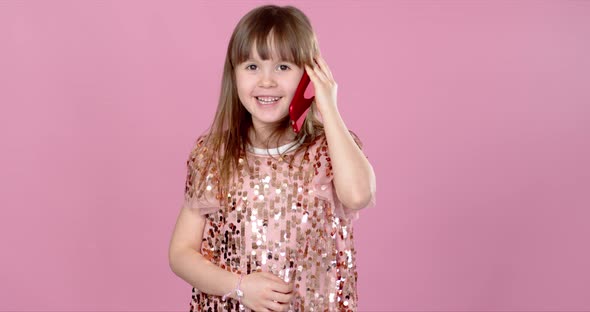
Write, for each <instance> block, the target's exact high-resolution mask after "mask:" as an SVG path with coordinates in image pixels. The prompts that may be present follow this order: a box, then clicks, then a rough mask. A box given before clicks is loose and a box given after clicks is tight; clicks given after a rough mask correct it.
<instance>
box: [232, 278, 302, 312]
mask: <svg viewBox="0 0 590 312" xmlns="http://www.w3.org/2000/svg"><path fill="white" fill-rule="evenodd" d="M293 284H294V282H290V283H287V282H285V281H283V280H282V279H281V278H280V277H278V276H276V275H274V274H272V273H269V272H254V273H251V274H248V275H246V276H244V278H243V279H242V284H241V287H240V288H241V290H242V291H243V292H244V297H242V304H243V305H245V306H246V307H248V308H250V309H252V310H254V311H263V312H270V311H273V312H278V311H289V307H290V305H291V303H290V302H291V299H293Z"/></svg>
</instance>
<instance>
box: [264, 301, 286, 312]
mask: <svg viewBox="0 0 590 312" xmlns="http://www.w3.org/2000/svg"><path fill="white" fill-rule="evenodd" d="M289 305H290V304H289V303H278V302H274V301H268V302H267V303H266V304H265V305H264V307H265V308H267V309H269V310H271V311H288V310H289Z"/></svg>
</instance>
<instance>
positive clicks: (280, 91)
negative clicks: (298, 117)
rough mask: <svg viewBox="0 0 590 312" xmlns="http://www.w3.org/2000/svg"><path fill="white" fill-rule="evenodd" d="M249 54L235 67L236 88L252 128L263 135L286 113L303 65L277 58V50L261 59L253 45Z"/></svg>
mask: <svg viewBox="0 0 590 312" xmlns="http://www.w3.org/2000/svg"><path fill="white" fill-rule="evenodd" d="M271 46H272V45H271ZM250 56H251V57H250V59H249V60H246V61H245V62H243V63H241V64H238V66H236V68H235V75H236V87H237V90H238V96H239V98H240V101H241V103H242V105H243V106H244V108H246V110H247V111H248V112H250V114H251V115H252V124H253V126H254V129H255V130H256V132H257V133H261V134H263V136H264V133H267V130H266V129H270V128H271V127H273V126H274V125H276V124H277V122H278V121H280V120H282V119H283V118H285V117H286V116H287V115H288V114H289V103H291V99H292V98H293V96H294V94H295V90H297V86H298V84H299V81H300V80H301V77H302V76H303V71H304V68H301V67H299V66H297V65H296V64H293V63H291V62H287V61H283V60H280V59H279V57H278V56H277V55H276V53H273V56H272V58H271V59H269V60H265V61H263V60H262V59H261V58H260V55H258V52H257V51H256V45H255V44H253V45H252V51H251V53H250ZM276 98H279V99H276ZM265 100H267V101H265Z"/></svg>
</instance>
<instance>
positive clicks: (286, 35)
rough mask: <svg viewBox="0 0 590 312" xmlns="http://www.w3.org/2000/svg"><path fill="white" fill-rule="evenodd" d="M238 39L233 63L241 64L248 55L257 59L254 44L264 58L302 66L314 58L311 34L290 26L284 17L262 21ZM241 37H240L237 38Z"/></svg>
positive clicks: (248, 57) (249, 57)
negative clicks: (280, 19) (305, 33)
mask: <svg viewBox="0 0 590 312" xmlns="http://www.w3.org/2000/svg"><path fill="white" fill-rule="evenodd" d="M251 26H254V27H253V28H251V29H248V30H246V33H245V34H243V36H240V37H238V38H241V39H242V40H241V42H236V45H235V50H234V53H233V54H234V55H233V56H234V58H233V60H232V61H234V62H232V63H233V64H241V63H243V62H245V61H246V60H248V59H254V55H253V48H254V49H255V50H256V52H257V53H258V55H259V56H260V58H261V59H262V60H264V61H266V60H268V59H271V60H273V61H286V62H290V63H293V64H296V65H297V66H299V67H303V64H305V63H307V64H310V61H311V60H312V59H313V56H312V52H313V51H314V50H315V49H314V48H315V47H314V45H313V44H312V40H310V38H309V36H305V35H302V34H301V32H297V31H295V30H294V29H293V28H294V27H289V26H290V25H288V23H285V21H282V22H276V23H259V24H255V25H251ZM238 41H240V40H238Z"/></svg>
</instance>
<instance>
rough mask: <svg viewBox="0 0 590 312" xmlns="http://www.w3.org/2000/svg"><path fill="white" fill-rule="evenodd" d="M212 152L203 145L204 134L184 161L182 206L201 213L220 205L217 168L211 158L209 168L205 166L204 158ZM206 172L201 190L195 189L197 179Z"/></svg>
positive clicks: (213, 209) (215, 208) (213, 210)
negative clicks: (184, 176)
mask: <svg viewBox="0 0 590 312" xmlns="http://www.w3.org/2000/svg"><path fill="white" fill-rule="evenodd" d="M212 155H213V153H211V152H210V149H209V148H208V147H207V146H205V139H204V136H200V137H199V138H198V139H197V140H196V142H195V144H194V145H193V148H192V149H191V152H190V154H189V157H188V159H187V161H186V167H187V171H186V181H185V187H184V202H183V206H182V207H183V208H189V209H194V210H197V211H198V212H199V213H200V214H201V215H206V214H208V213H212V212H215V211H216V210H218V209H219V208H220V207H221V204H220V198H219V194H218V183H219V177H218V170H217V165H216V160H215V159H213V161H212V162H211V165H210V167H209V168H205V165H206V160H207V158H208V157H211V156H212ZM204 174H206V178H205V181H204V183H205V185H204V188H203V190H202V191H201V192H199V190H197V187H198V184H199V179H200V178H201V177H202V176H203V175H204Z"/></svg>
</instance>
